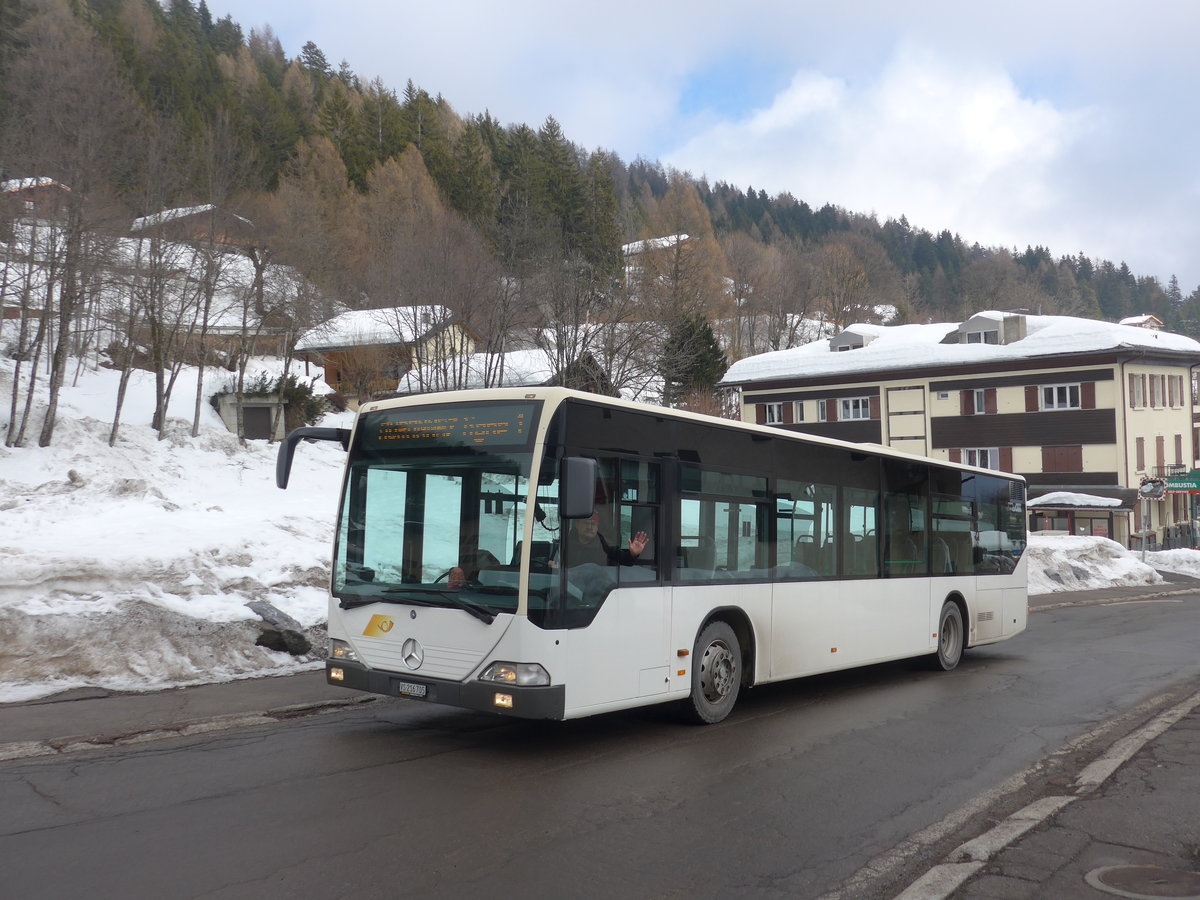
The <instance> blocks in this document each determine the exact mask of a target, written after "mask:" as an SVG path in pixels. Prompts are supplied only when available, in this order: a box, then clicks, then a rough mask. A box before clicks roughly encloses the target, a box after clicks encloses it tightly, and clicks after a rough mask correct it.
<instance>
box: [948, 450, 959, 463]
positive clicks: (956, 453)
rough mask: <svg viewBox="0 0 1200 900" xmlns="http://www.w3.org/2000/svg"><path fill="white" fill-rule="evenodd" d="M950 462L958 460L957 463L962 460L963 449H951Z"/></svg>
mask: <svg viewBox="0 0 1200 900" xmlns="http://www.w3.org/2000/svg"><path fill="white" fill-rule="evenodd" d="M950 462H956V463H960V462H962V451H961V450H959V449H958V448H957V447H955V448H953V449H952V450H951V451H950Z"/></svg>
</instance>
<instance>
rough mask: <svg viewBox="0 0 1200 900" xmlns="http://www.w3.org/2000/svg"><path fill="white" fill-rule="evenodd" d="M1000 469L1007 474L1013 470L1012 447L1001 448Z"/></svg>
mask: <svg viewBox="0 0 1200 900" xmlns="http://www.w3.org/2000/svg"><path fill="white" fill-rule="evenodd" d="M1000 468H1001V469H1002V470H1003V471H1005V472H1011V471H1012V470H1013V458H1012V447H1001V448H1000Z"/></svg>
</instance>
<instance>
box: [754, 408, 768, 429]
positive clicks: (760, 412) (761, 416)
mask: <svg viewBox="0 0 1200 900" xmlns="http://www.w3.org/2000/svg"><path fill="white" fill-rule="evenodd" d="M754 421H755V422H756V423H757V424H759V425H766V424H767V404H765V403H755V404H754Z"/></svg>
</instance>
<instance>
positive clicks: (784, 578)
mask: <svg viewBox="0 0 1200 900" xmlns="http://www.w3.org/2000/svg"><path fill="white" fill-rule="evenodd" d="M305 439H308V440H330V441H338V442H340V443H341V444H342V446H343V447H344V448H345V450H346V451H347V458H346V469H345V477H344V479H343V482H342V494H341V503H340V507H339V513H338V519H337V527H336V533H335V539H334V547H333V567H332V577H331V582H330V603H329V637H330V651H329V657H328V659H327V661H326V677H327V680H328V682H329V683H330V684H334V685H339V686H342V687H345V688H350V689H354V690H359V691H369V692H373V693H378V694H384V695H388V696H392V697H408V698H413V699H416V700H420V701H425V702H431V703H441V704H449V705H451V706H457V707H465V708H468V709H474V710H483V711H489V712H493V713H499V714H503V715H509V716H518V717H525V718H546V719H571V718H576V717H581V716H588V715H592V714H595V713H602V712H607V711H610V710H618V709H626V708H629V707H635V706H642V705H646V704H652V703H664V702H668V701H675V702H678V703H679V704H680V705H681V707H682V708H683V709H684V710H685V711H686V712H687V714H688V715H689V716H690V717H691V718H693V719H694V720H696V721H698V722H701V723H715V722H719V721H721V720H723V719H724V718H725V717H726V716H727V715H728V714H729V712H730V710H731V709H732V708H733V706H734V703H735V702H736V701H737V698H738V695H739V692H740V691H742V690H743V689H745V688H748V687H751V686H754V685H760V684H766V683H770V682H777V681H781V680H784V679H790V678H798V677H801V676H805V675H812V674H815V673H820V672H830V671H834V670H838V669H846V668H850V667H853V666H863V665H869V664H872V663H879V662H884V661H887V660H896V659H903V658H909V657H922V656H923V657H927V658H928V659H929V660H930V661H931V662H932V663H933V664H934V666H935V667H937V668H941V669H946V670H949V669H953V668H954V667H955V666H956V665H957V664H958V662H959V660H960V658H961V657H962V654H963V651H964V650H965V649H967V648H969V647H973V646H979V645H983V644H990V643H993V642H995V641H1001V640H1005V639H1007V638H1010V637H1012V636H1013V635H1016V634H1018V633H1019V632H1021V631H1022V630H1023V629H1024V628H1025V624H1026V613H1027V596H1026V565H1027V563H1026V560H1025V559H1024V557H1023V555H1022V552H1021V551H1022V550H1023V548H1024V546H1025V502H1024V501H1025V484H1024V480H1023V479H1022V478H1021V477H1020V476H1017V475H1012V474H1008V473H1004V472H998V471H992V470H988V469H981V468H975V467H972V466H966V465H958V464H953V463H948V462H946V461H941V460H934V459H927V458H924V457H919V456H913V455H910V454H906V453H903V452H900V451H895V450H891V449H888V448H885V447H882V446H879V445H874V444H854V443H847V442H842V441H837V440H832V439H827V438H822V437H816V436H812V435H806V434H801V433H798V432H794V431H789V430H783V429H777V428H772V427H769V426H763V425H755V424H751V423H746V422H735V421H728V420H724V419H718V418H713V417H709V416H704V415H699V414H694V413H688V412H683V411H679V410H672V409H666V408H661V407H654V406H647V405H643V404H638V403H632V402H627V401H623V400H617V399H612V398H608V397H602V396H598V395H594V394H585V393H580V392H576V391H571V390H566V389H563V388H553V387H546V388H534V389H511V388H509V389H495V390H481V391H462V392H446V393H436V394H426V395H420V396H413V397H404V398H398V399H391V400H382V401H378V402H372V403H368V404H365V405H364V406H363V407H362V408H361V409H360V410H359V413H358V415H357V418H356V420H355V423H354V426H353V428H352V429H340V428H311V427H310V428H300V429H297V430H295V431H293V432H292V433H291V434H290V435H289V436H288V438H287V439H286V440H285V441H284V442H283V443H282V444H281V445H280V449H279V457H278V464H277V470H276V481H277V484H278V485H279V486H280V487H281V488H282V487H286V486H287V483H288V479H289V473H290V469H291V464H292V459H293V454H294V452H295V448H296V446H297V444H298V442H300V441H301V440H305ZM985 534H986V535H991V536H995V535H997V534H1001V535H1005V536H1006V540H1003V541H998V540H988V541H984V540H981V539H980V535H985Z"/></svg>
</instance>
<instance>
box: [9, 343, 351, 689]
mask: <svg viewBox="0 0 1200 900" xmlns="http://www.w3.org/2000/svg"><path fill="white" fill-rule="evenodd" d="M214 377H215V378H216V379H217V380H218V381H219V380H221V379H223V378H224V373H222V374H218V375H216V376H214ZM114 378H115V373H112V372H109V371H106V370H102V369H101V370H96V371H92V372H87V373H85V374H84V375H83V376H82V377H81V378H80V380H79V383H78V385H77V386H75V387H70V388H67V389H65V391H64V396H63V399H62V401H61V404H60V414H61V415H60V419H59V421H58V424H57V426H56V430H55V436H54V442H53V445H52V446H51V447H49V448H45V449H39V448H37V447H36V446H34V447H27V448H3V447H0V633H3V634H4V635H5V637H6V640H5V642H4V644H3V645H0V701H12V700H18V699H28V698H31V697H37V696H43V695H46V694H50V693H54V692H56V691H60V690H63V689H65V688H69V687H76V686H85V685H87V686H99V687H105V688H111V689H124V690H129V689H150V688H158V687H163V686H167V685H175V684H187V683H193V682H210V681H218V680H224V679H229V678H236V677H246V676H251V675H261V674H270V673H278V672H283V671H294V670H296V669H297V667H309V666H312V665H314V664H315V663H316V657H315V656H313V657H311V658H308V659H297V658H295V657H292V656H289V655H288V654H286V653H279V652H274V651H270V650H267V649H265V648H263V647H258V646H255V640H256V639H257V637H258V634H259V631H260V630H259V628H258V627H257V625H256V623H257V622H258V621H259V618H258V616H257V615H255V614H254V613H253V612H251V611H250V610H249V609H247V608H246V606H245V604H246V603H247V602H249V601H252V600H265V601H266V602H268V603H270V604H272V605H273V606H275V607H277V608H278V609H280V610H282V611H283V612H285V613H287V614H288V615H290V616H291V617H292V618H294V619H296V620H297V621H299V622H300V623H301V624H302V625H304V626H305V627H312V628H317V627H319V626H321V625H323V623H324V620H325V615H326V593H325V586H326V581H327V578H328V561H329V553H330V546H331V543H332V535H333V521H334V515H335V507H336V504H337V491H338V485H339V479H340V473H341V466H342V463H343V461H344V455H343V453H342V451H341V448H340V447H338V446H336V445H334V444H323V443H318V444H313V445H306V446H305V447H303V448H301V450H300V452H299V453H297V455H296V464H295V469H294V471H293V475H292V488H291V489H290V490H288V491H280V490H278V489H277V488H276V487H275V484H274V466H275V451H276V447H277V445H274V444H270V445H269V444H267V443H266V442H263V441H252V442H249V445H248V446H246V447H243V446H241V445H240V443H239V442H238V440H237V438H236V437H235V436H234V435H232V434H229V433H228V432H227V431H226V430H225V428H224V426H223V425H221V424H220V422H219V420H218V419H217V418H216V414H215V413H214V412H213V411H212V408H211V407H210V406H209V405H208V404H207V402H205V403H204V407H203V410H204V415H203V417H202V421H203V425H202V428H201V431H200V434H199V436H198V437H195V438H193V437H191V436H190V433H189V432H190V430H191V423H190V414H191V406H192V404H193V403H194V393H193V392H194V384H195V370H192V371H191V372H190V373H189V372H187V371H186V370H185V372H184V374H183V375H182V376H181V384H180V387H179V389H177V392H176V393H177V395H176V397H175V399H174V401H173V403H172V405H171V408H170V415H172V416H179V417H180V418H178V419H170V420H169V422H168V427H167V429H166V430H165V437H164V439H163V440H159V439H158V436H157V434H156V433H155V432H154V431H153V430H151V429H150V428H149V426H148V420H149V417H150V414H151V413H152V410H153V384H152V379H151V377H150V376H149V375H147V374H146V373H136V375H135V378H134V380H133V383H131V385H130V396H129V400H128V401H127V403H126V409H125V412H124V413H123V415H122V419H123V420H125V419H128V424H123V425H122V427H121V432H120V437H119V439H118V441H117V444H116V446H115V447H111V448H110V447H109V446H108V436H109V431H110V430H111V417H112V412H111V406H112V402H113V397H114V396H115V390H110V389H112V388H113V383H112V382H113V379H114ZM11 383H12V363H11V361H3V362H0V395H2V396H5V397H8V396H10V393H9V392H10V391H11ZM188 385H191V386H192V387H191V389H190V390H189V389H188ZM206 390H207V389H206ZM4 405H5V407H7V403H5V404H4ZM7 415H8V413H7V410H6V409H5V410H4V411H3V412H0V417H4V418H5V419H6V417H7ZM184 416H186V417H187V418H186V419H185V418H183V417H184ZM0 424H7V423H6V422H5V421H3V419H0ZM326 424H345V422H344V421H343V422H336V423H334V422H329V421H327V423H326ZM39 427H40V421H39V422H36V423H31V426H30V434H31V435H32V437H31V438H30V440H29V443H30V444H36V438H37V434H38V428H39ZM318 646H319V647H322V648H323V646H324V640H321V641H320V642H319V644H318Z"/></svg>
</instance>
